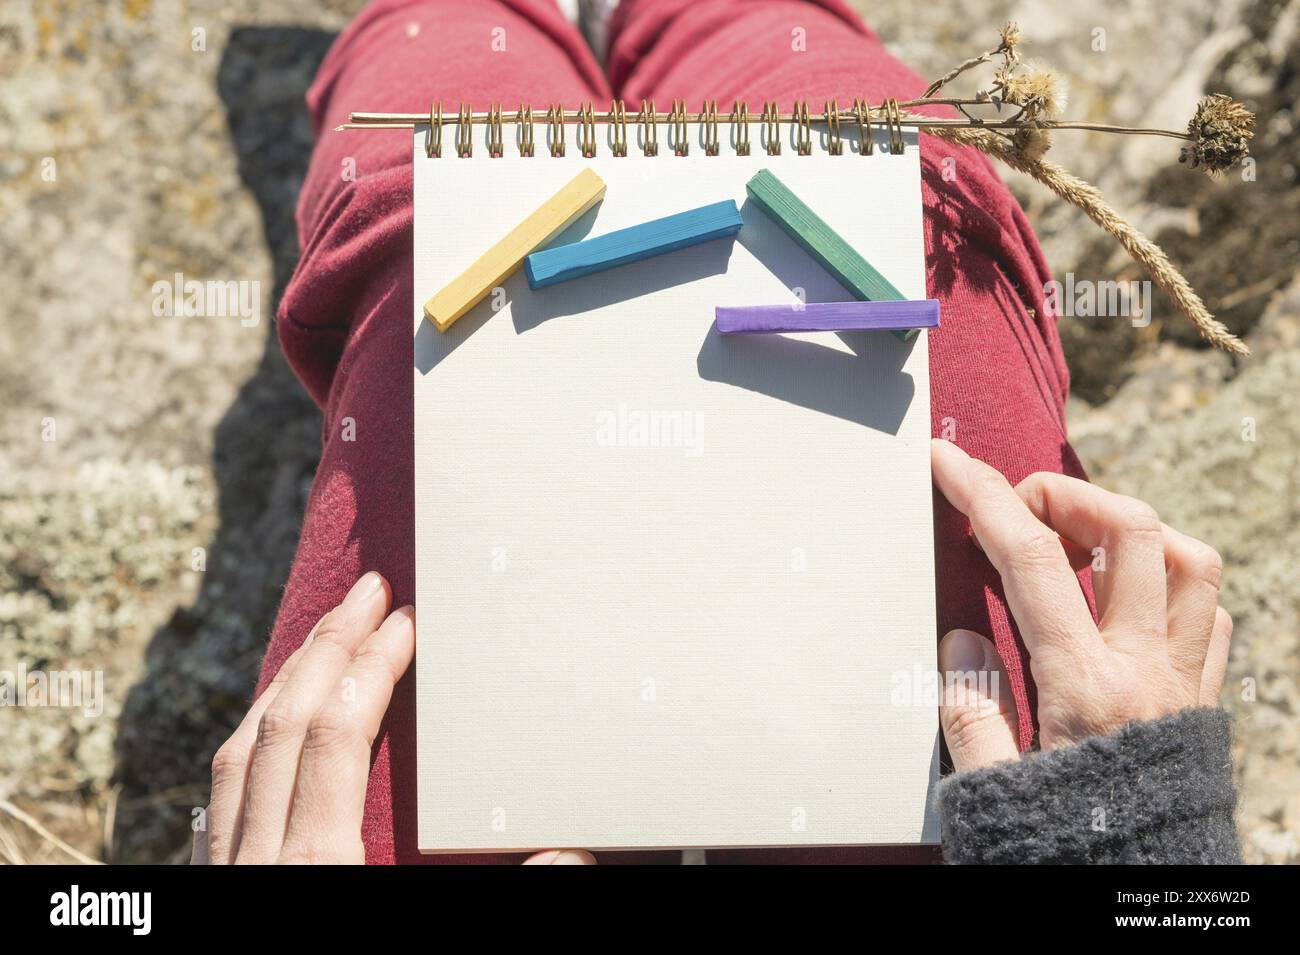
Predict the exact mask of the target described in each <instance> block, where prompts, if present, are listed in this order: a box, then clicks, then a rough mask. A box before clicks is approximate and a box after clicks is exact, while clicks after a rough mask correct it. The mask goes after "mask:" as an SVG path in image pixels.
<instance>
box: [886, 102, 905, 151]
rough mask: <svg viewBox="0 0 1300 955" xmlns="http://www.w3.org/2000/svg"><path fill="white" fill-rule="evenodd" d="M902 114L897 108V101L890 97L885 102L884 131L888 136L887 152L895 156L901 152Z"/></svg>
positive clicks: (902, 143) (902, 144)
mask: <svg viewBox="0 0 1300 955" xmlns="http://www.w3.org/2000/svg"><path fill="white" fill-rule="evenodd" d="M902 123H903V113H902V110H900V109H899V108H898V100H896V99H894V98H893V97H890V98H889V99H887V100H885V131H886V133H887V134H888V136H889V151H890V152H891V153H893V154H894V155H895V156H898V155H901V154H902V152H903V146H904V142H903V124H902Z"/></svg>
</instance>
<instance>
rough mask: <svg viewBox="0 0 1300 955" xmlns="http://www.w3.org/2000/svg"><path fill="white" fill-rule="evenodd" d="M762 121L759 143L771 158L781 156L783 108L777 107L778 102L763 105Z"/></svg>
mask: <svg viewBox="0 0 1300 955" xmlns="http://www.w3.org/2000/svg"><path fill="white" fill-rule="evenodd" d="M762 121H763V128H762V130H760V132H759V134H758V138H759V141H760V142H761V143H762V144H763V148H764V149H766V150H767V154H768V155H769V156H779V155H781V108H780V107H779V106H777V105H776V100H772V101H771V102H770V103H764V104H763V116H762Z"/></svg>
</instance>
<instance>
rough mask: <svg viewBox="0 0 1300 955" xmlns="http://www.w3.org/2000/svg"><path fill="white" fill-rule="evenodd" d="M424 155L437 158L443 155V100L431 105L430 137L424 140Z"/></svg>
mask: <svg viewBox="0 0 1300 955" xmlns="http://www.w3.org/2000/svg"><path fill="white" fill-rule="evenodd" d="M424 155H425V157H426V158H428V159H437V158H438V157H439V156H441V155H442V102H441V101H439V102H436V103H434V104H433V105H432V106H430V107H429V138H428V139H426V140H425V141H424Z"/></svg>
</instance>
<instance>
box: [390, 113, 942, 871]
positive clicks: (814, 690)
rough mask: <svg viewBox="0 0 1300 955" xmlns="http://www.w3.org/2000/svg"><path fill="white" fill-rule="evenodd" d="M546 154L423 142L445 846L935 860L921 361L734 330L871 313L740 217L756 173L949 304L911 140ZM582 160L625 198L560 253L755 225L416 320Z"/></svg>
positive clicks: (423, 833)
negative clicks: (914, 847)
mask: <svg viewBox="0 0 1300 955" xmlns="http://www.w3.org/2000/svg"><path fill="white" fill-rule="evenodd" d="M723 129H724V130H725V129H726V127H725V125H724V127H723ZM543 130H544V126H542V125H539V127H538V133H539V139H538V144H537V156H536V157H534V158H524V157H519V156H518V155H517V150H516V149H515V145H514V141H513V138H512V127H507V145H506V155H505V156H504V157H502V158H495V159H494V158H489V157H488V156H487V155H486V150H485V149H484V146H483V143H482V141H481V139H479V141H478V142H476V144H475V155H474V156H473V157H472V158H468V159H462V158H457V157H456V156H455V152H454V150H453V149H451V148H450V144H449V143H448V144H446V146H445V147H444V154H443V157H442V158H438V159H428V158H426V157H425V153H424V140H425V135H426V131H427V127H426V128H424V129H417V131H416V135H415V139H414V184H415V185H414V188H415V250H414V256H415V258H414V263H415V289H414V293H415V294H414V301H415V314H414V316H413V321H414V330H415V364H416V368H415V489H416V491H415V499H416V503H415V520H416V534H415V539H416V568H417V579H416V606H417V608H418V621H419V627H418V629H419V636H418V649H417V659H416V671H417V698H418V724H417V736H418V760H419V766H418V775H419V843H420V847H421V849H422V850H423V851H427V852H455V851H469V850H503V851H504V850H527V849H539V848H548V847H581V848H588V849H614V848H638V847H722V846H793V845H854V844H900V843H918V842H931V843H932V842H935V841H937V826H936V820H935V816H934V807H933V805H932V802H931V795H932V790H933V786H934V783H935V781H936V778H937V734H938V722H937V714H936V709H935V699H934V698H933V696H932V695H928V696H927V695H926V694H925V693H924V689H925V677H926V675H927V674H929V673H932V671H933V670H934V668H935V642H936V634H935V609H934V607H935V602H934V562H933V543H932V540H933V538H932V526H931V521H932V515H931V484H930V469H929V450H928V443H929V436H930V409H929V374H928V366H927V351H926V338H925V334H924V333H922V334H921V335H920V336H919V337H918V338H917V340H916V341H914V342H912V343H904V342H901V341H899V340H898V339H897V338H895V337H894V336H893V335H891V334H889V333H883V332H875V333H846V334H845V335H844V336H843V337H841V336H839V335H834V334H815V335H811V334H810V335H803V336H792V335H791V336H770V335H758V336H731V337H727V338H721V337H719V336H718V335H717V334H716V332H714V331H713V330H712V325H713V309H714V306H715V305H744V304H754V305H758V304H773V303H780V302H792V301H794V300H795V297H796V294H802V296H803V297H804V298H805V300H806V301H810V302H817V301H836V300H843V299H845V298H848V297H849V296H848V294H847V293H846V292H845V290H844V289H843V288H842V287H840V286H839V285H838V283H836V282H835V281H834V279H832V278H831V277H830V276H829V275H828V274H827V273H826V272H825V271H824V270H822V269H821V268H820V267H819V266H818V265H817V264H816V263H815V262H814V261H813V260H812V259H810V258H809V257H808V256H807V255H806V254H805V253H804V252H803V251H802V250H801V249H800V248H798V246H796V245H795V244H794V242H793V241H792V240H791V239H790V238H788V237H787V236H786V235H785V234H784V233H783V232H782V231H781V230H780V228H779V227H777V226H776V225H775V224H774V223H773V222H771V221H770V220H768V219H767V218H766V217H765V216H764V214H763V213H762V212H761V211H760V210H759V209H758V208H757V207H756V206H755V205H754V204H753V203H749V204H746V202H745V198H746V196H745V182H746V181H747V180H748V179H749V177H750V176H752V175H753V174H754V173H755V172H756V171H758V170H759V169H760V168H764V167H766V168H768V169H770V170H772V171H773V172H774V173H775V174H776V175H777V176H778V177H779V178H780V179H781V181H782V182H784V183H785V184H786V185H787V186H789V187H790V188H791V189H792V190H793V191H794V192H795V193H796V194H797V195H798V196H800V197H801V198H802V199H803V200H804V201H805V202H806V203H807V204H808V205H809V206H811V207H812V208H813V209H814V210H815V211H816V212H817V213H818V214H819V215H821V216H822V218H824V219H825V220H826V221H827V222H828V223H829V224H830V225H831V226H832V228H834V229H835V230H836V231H838V232H839V233H840V235H842V236H843V237H844V238H845V239H847V240H848V241H849V242H850V244H852V245H853V246H854V247H855V248H857V249H858V250H859V251H860V252H861V253H862V254H863V255H864V256H865V257H866V258H867V260H868V261H870V262H871V263H872V264H873V265H874V266H875V267H876V268H877V269H878V270H879V271H880V272H881V273H882V274H884V275H885V276H886V277H887V278H888V279H889V280H890V281H891V282H893V283H894V284H895V285H896V286H897V287H898V288H899V290H900V291H902V293H903V294H904V295H905V296H907V297H909V298H923V297H925V268H924V245H923V239H922V232H921V196H920V189H921V186H920V174H919V163H918V150H917V145H916V138H915V134H912V133H909V134H907V146H906V150H905V153H904V154H903V155H888V154H886V153H885V151H884V149H883V147H878V148H877V150H876V153H875V155H872V156H862V155H859V154H858V153H857V150H856V146H855V147H854V148H853V149H851V150H850V149H849V148H848V146H847V144H846V149H845V154H844V155H842V156H832V155H829V154H827V152H826V151H825V149H824V145H823V144H821V143H817V142H816V141H814V146H813V154H812V155H810V156H799V155H797V154H796V153H795V151H794V149H793V148H792V143H791V142H789V141H787V142H786V143H785V146H784V148H783V150H782V154H781V155H779V156H769V155H767V154H766V153H765V152H764V151H763V150H762V149H761V148H759V145H758V143H757V141H755V142H754V145H753V155H751V156H748V157H741V156H736V155H734V152H733V150H732V148H731V146H730V145H729V144H728V143H726V142H725V141H724V143H723V145H722V151H721V155H719V156H706V155H705V154H704V152H703V150H702V149H701V148H700V144H699V142H698V140H697V141H696V142H695V143H694V144H693V145H692V148H691V150H690V154H689V156H686V157H680V156H675V155H672V153H671V151H670V150H669V149H668V148H667V145H666V143H665V142H664V141H663V137H664V133H665V131H666V130H665V129H662V128H661V130H660V155H659V156H657V157H653V158H648V157H644V156H643V155H641V153H640V152H639V150H638V149H637V143H636V142H635V137H634V141H633V144H632V147H633V151H632V155H631V156H628V157H625V158H620V157H614V156H611V155H610V152H609V149H608V131H607V130H606V129H604V128H603V127H601V128H600V131H599V132H600V144H601V148H600V152H599V155H598V156H597V157H596V158H594V159H585V158H583V157H581V156H580V155H579V152H578V149H577V148H576V144H575V143H574V142H573V141H570V142H569V145H568V155H567V156H566V157H564V158H554V157H552V156H551V155H550V154H549V153H548V152H547V150H546V147H545V144H544V143H543V142H542V141H541V137H540V134H541V132H542V131H543ZM754 131H755V134H756V133H757V126H755V127H754ZM693 132H694V131H693ZM476 133H477V134H478V136H479V137H481V135H482V130H481V128H476ZM569 133H570V136H571V137H572V136H573V135H574V130H573V129H570V130H569ZM724 135H725V133H724ZM582 164H588V165H590V166H591V167H592V168H594V169H595V170H596V172H598V173H599V174H600V176H601V177H602V178H603V179H604V180H605V182H606V184H607V187H608V188H607V193H606V195H605V198H604V201H603V202H602V203H601V204H600V205H599V206H598V207H597V208H596V209H595V210H593V211H592V212H590V213H588V214H587V215H586V216H584V217H583V218H582V219H581V220H580V221H579V222H578V223H576V224H575V226H574V227H573V228H571V229H570V230H569V231H568V232H567V233H565V234H564V235H563V236H561V237H560V239H559V240H557V241H559V242H566V241H574V240H576V239H579V238H582V237H584V236H588V235H592V236H594V235H599V234H602V233H604V232H608V231H611V230H613V229H619V228H623V227H626V226H630V225H634V224H637V223H639V222H644V221H646V220H649V219H654V218H659V217H662V216H664V215H668V214H670V213H673V212H680V211H684V210H687V209H691V208H695V207H698V206H702V205H706V204H708V203H712V202H717V201H719V200H722V199H726V198H733V199H735V200H736V202H737V203H738V204H740V205H741V206H742V211H743V213H744V218H745V225H744V228H743V229H742V231H741V234H740V236H739V238H738V239H737V240H721V241H715V242H711V243H707V244H704V245H701V246H696V247H695V248H691V249H684V250H680V251H678V252H674V253H672V254H669V255H665V256H660V257H657V258H654V259H649V260H646V261H643V262H640V263H636V264H633V265H628V266H624V267H622V268H619V269H616V270H611V271H608V272H604V273H600V274H597V275H593V276H589V277H587V278H583V279H579V280H575V281H572V282H567V283H562V284H559V285H556V286H553V287H550V288H547V289H543V290H540V291H537V292H533V291H530V290H529V288H528V284H527V281H526V277H525V275H524V272H523V270H522V269H520V270H519V272H517V273H516V274H515V275H514V276H513V277H511V278H510V279H509V280H508V281H507V282H506V283H505V285H504V288H503V290H502V291H501V292H500V293H498V294H497V295H493V296H489V298H488V299H486V300H485V301H484V302H482V303H481V304H480V305H479V306H477V307H476V308H475V309H474V310H473V311H471V312H470V313H469V314H467V315H466V316H465V317H463V318H461V319H460V321H459V322H458V323H457V324H456V325H454V326H453V327H452V328H451V329H450V330H449V331H448V332H447V333H445V334H442V333H439V332H438V331H437V330H436V329H435V328H434V327H433V325H432V324H431V323H429V322H426V321H425V320H424V319H423V317H422V311H421V309H422V306H423V303H424V302H425V301H426V300H427V299H428V298H429V297H430V296H431V295H433V294H434V293H435V292H436V291H437V290H438V289H439V288H441V287H442V286H443V285H444V284H446V283H447V282H448V281H450V280H451V279H452V278H454V277H455V276H456V275H457V274H458V273H459V272H461V271H462V270H463V269H464V268H465V267H466V266H468V265H469V264H470V263H471V262H472V261H473V260H474V259H476V258H477V257H478V256H479V255H480V254H481V253H482V252H484V251H485V250H486V249H487V248H489V247H490V246H491V245H493V244H494V243H495V242H496V241H498V240H499V239H500V238H501V237H502V236H504V235H505V233H506V232H508V231H509V230H510V229H511V228H513V227H514V226H515V225H517V224H518V223H519V222H520V221H521V220H522V219H523V218H524V217H525V216H526V215H528V214H529V213H530V212H532V211H533V209H535V208H536V207H537V206H538V205H540V204H541V203H542V202H543V201H544V200H545V199H547V198H548V197H549V196H551V195H552V194H554V193H555V192H556V191H557V190H559V189H560V187H562V186H563V185H564V184H565V183H566V182H568V180H569V179H571V178H572V177H573V176H574V175H575V174H576V172H577V171H578V170H579V169H580V168H581V165H582ZM800 290H801V291H800Z"/></svg>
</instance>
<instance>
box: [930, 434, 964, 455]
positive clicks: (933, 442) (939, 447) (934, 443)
mask: <svg viewBox="0 0 1300 955" xmlns="http://www.w3.org/2000/svg"><path fill="white" fill-rule="evenodd" d="M930 449H931V450H932V451H938V452H939V453H940V454H947V455H950V456H953V457H958V458H969V457H970V455H969V454H967V453H966V452H965V451H963V450H962V449H961V448H959V447H958V446H957V445H956V444H954V443H953V442H951V441H948V440H946V439H944V438H931V439H930Z"/></svg>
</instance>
